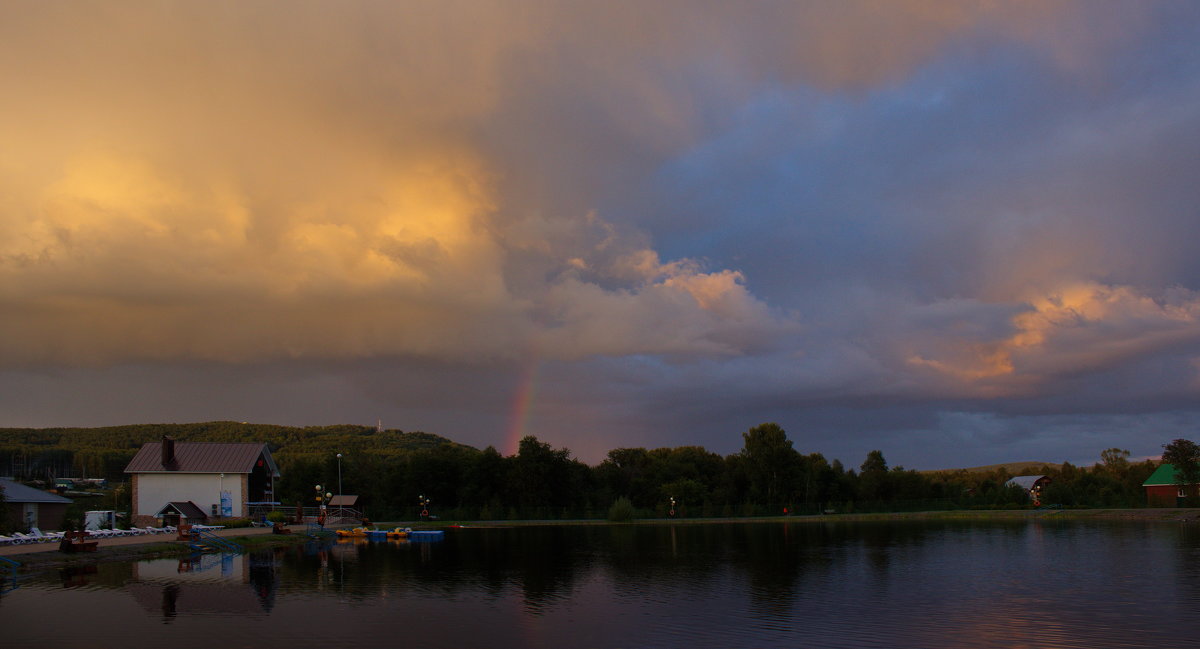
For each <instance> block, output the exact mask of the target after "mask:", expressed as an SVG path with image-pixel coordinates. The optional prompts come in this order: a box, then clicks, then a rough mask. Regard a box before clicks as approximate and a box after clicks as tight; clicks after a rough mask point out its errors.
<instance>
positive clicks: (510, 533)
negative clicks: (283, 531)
mask: <svg viewBox="0 0 1200 649" xmlns="http://www.w3.org/2000/svg"><path fill="white" fill-rule="evenodd" d="M12 585H13V584H12V582H6V588H11V587H12ZM17 586H18V587H17V588H15V589H12V590H8V591H7V592H5V593H4V594H3V595H0V637H2V638H3V640H4V642H3V646H6V647H7V646H11V647H55V646H72V647H121V646H131V645H132V646H159V647H172V648H182V649H186V648H189V647H204V648H206V649H212V648H213V647H219V648H231V647H256V648H260V647H272V646H273V647H287V646H296V647H304V646H335V645H343V644H344V645H349V644H351V643H368V644H383V645H385V646H397V645H400V644H405V645H409V646H413V647H455V648H461V647H488V648H490V649H500V648H505V647H555V648H561V647H601V648H603V647H683V646H687V647H721V648H723V649H728V648H730V647H1006V648H1007V647H1088V648H1096V647H1200V635H1198V631H1200V530H1197V529H1196V527H1195V526H1189V525H1175V524H1143V523H1116V524H1102V523H1094V522H1072V521H1031V522H1019V523H1011V524H977V523H963V524H955V523H946V522H937V523H928V522H925V523H915V522H914V523H844V524H818V523H769V524H768V523H744V524H713V525H661V526H633V527H607V526H594V527H592V526H578V527H532V528H529V527H521V528H507V529H483V528H480V529H458V530H448V531H447V533H446V539H445V540H444V541H442V542H440V543H407V542H387V543H349V542H342V543H336V542H335V543H328V542H326V543H324V544H318V543H311V544H309V545H307V546H305V547H301V548H289V549H287V550H281V551H274V552H265V553H255V554H250V555H246V556H224V557H222V556H219V555H216V556H204V557H202V558H200V559H199V560H195V561H184V562H180V561H177V560H174V559H172V560H167V561H162V560H159V561H144V562H137V563H111V564H105V565H100V566H96V567H95V568H94V570H93V571H92V572H90V573H89V572H79V571H67V570H63V571H59V570H55V571H52V572H48V573H44V574H41V575H38V576H35V577H33V578H29V579H24V580H21V581H19V582H18V583H17Z"/></svg>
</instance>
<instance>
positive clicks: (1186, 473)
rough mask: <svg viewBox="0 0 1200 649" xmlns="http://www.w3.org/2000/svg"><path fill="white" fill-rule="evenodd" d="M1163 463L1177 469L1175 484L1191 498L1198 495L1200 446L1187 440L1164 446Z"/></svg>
mask: <svg viewBox="0 0 1200 649" xmlns="http://www.w3.org/2000/svg"><path fill="white" fill-rule="evenodd" d="M1162 460H1163V462H1165V463H1167V464H1170V465H1171V466H1173V467H1175V484H1177V485H1179V486H1180V487H1181V488H1183V489H1184V490H1185V491H1184V493H1186V494H1187V496H1188V497H1189V498H1191V497H1194V496H1195V495H1196V485H1197V483H1200V446H1197V445H1196V443H1195V442H1193V441H1191V440H1187V439H1177V440H1175V441H1173V442H1171V443H1170V444H1164V445H1163V454H1162Z"/></svg>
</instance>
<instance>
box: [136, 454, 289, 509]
mask: <svg viewBox="0 0 1200 649" xmlns="http://www.w3.org/2000/svg"><path fill="white" fill-rule="evenodd" d="M125 473H128V474H130V482H131V483H132V488H133V509H132V519H133V524H134V525H149V524H155V523H157V522H159V521H162V520H164V519H166V520H168V521H177V520H179V519H186V520H187V521H190V522H192V523H200V522H205V521H207V520H209V519H211V518H226V517H233V516H238V517H242V516H250V513H251V507H253V506H255V505H257V504H262V503H268V502H273V501H275V479H276V478H278V477H279V469H278V467H277V466H276V465H275V460H274V459H273V458H272V457H271V451H270V450H269V449H268V448H267V445H266V444H224V443H215V442H176V441H175V440H173V439H171V438H169V437H164V438H163V440H162V441H161V442H150V443H147V444H146V445H144V446H142V448H141V450H139V451H138V453H137V455H135V456H134V457H133V460H131V461H130V462H129V465H128V466H126V467H125ZM198 518H199V519H202V520H197V519H198Z"/></svg>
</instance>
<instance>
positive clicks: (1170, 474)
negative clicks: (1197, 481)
mask: <svg viewBox="0 0 1200 649" xmlns="http://www.w3.org/2000/svg"><path fill="white" fill-rule="evenodd" d="M1142 487H1144V488H1145V489H1146V506H1147V507H1180V506H1182V505H1183V504H1184V499H1185V498H1186V497H1187V496H1188V495H1192V496H1195V495H1196V494H1197V487H1200V485H1194V484H1192V485H1180V484H1177V483H1176V482H1175V466H1174V465H1172V464H1166V463H1164V464H1160V465H1158V468H1157V469H1155V470H1154V473H1151V474H1150V477H1149V478H1146V481H1145V482H1143V483H1142Z"/></svg>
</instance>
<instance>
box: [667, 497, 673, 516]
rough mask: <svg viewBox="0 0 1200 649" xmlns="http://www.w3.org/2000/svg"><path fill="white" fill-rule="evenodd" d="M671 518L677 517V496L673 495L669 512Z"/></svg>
mask: <svg viewBox="0 0 1200 649" xmlns="http://www.w3.org/2000/svg"><path fill="white" fill-rule="evenodd" d="M667 513H668V514H669V515H670V516H671V518H675V496H671V511H669V512H667Z"/></svg>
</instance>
